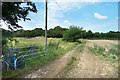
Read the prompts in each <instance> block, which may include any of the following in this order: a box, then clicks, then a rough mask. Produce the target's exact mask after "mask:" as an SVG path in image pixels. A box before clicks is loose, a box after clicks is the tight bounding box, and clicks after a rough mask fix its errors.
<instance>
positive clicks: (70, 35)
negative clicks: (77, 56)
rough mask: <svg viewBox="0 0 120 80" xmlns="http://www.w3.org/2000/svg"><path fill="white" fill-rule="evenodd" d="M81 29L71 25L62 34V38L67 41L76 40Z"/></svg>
mask: <svg viewBox="0 0 120 80" xmlns="http://www.w3.org/2000/svg"><path fill="white" fill-rule="evenodd" d="M80 35H81V30H80V29H79V28H78V27H76V26H73V27H71V28H70V29H69V30H68V31H67V32H66V33H65V34H64V36H63V40H66V41H69V42H76V41H78V39H79V38H80Z"/></svg>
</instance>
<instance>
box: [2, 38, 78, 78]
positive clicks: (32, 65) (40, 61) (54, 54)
mask: <svg viewBox="0 0 120 80" xmlns="http://www.w3.org/2000/svg"><path fill="white" fill-rule="evenodd" d="M16 39H17V40H18V41H19V43H18V44H17V45H16V47H17V46H19V47H20V46H21V47H24V46H30V45H40V44H43V41H44V39H43V40H40V39H36V38H35V41H34V39H26V38H16ZM23 42H24V43H25V44H21V43H23ZM27 42H29V43H27ZM33 42H35V43H33ZM56 42H57V43H59V45H57V44H56ZM77 45H78V43H77V42H75V43H72V44H69V42H64V41H62V40H61V39H56V38H54V39H53V40H50V39H48V48H47V55H46V56H43V57H38V58H34V59H32V60H28V61H27V65H26V67H25V68H23V69H21V70H19V71H18V70H14V71H13V70H9V71H7V72H5V73H3V77H5V76H11V77H16V76H20V75H23V73H26V72H28V71H30V70H33V69H37V68H38V67H40V66H43V65H45V64H49V63H51V62H52V60H55V59H56V58H59V57H60V56H61V55H63V54H64V53H65V52H67V51H69V50H71V49H73V48H74V47H75V46H77ZM54 46H55V47H54ZM61 46H66V49H65V48H63V47H61ZM56 47H58V48H57V49H56ZM51 48H52V49H51ZM53 48H54V49H53ZM29 54H30V53H29ZM38 55H39V54H38Z"/></svg>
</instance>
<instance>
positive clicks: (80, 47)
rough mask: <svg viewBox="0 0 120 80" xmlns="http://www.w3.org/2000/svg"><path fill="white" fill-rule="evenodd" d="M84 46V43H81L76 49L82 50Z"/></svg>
mask: <svg viewBox="0 0 120 80" xmlns="http://www.w3.org/2000/svg"><path fill="white" fill-rule="evenodd" d="M84 47H85V45H83V44H82V45H80V46H79V47H78V48H77V50H80V51H83V49H84Z"/></svg>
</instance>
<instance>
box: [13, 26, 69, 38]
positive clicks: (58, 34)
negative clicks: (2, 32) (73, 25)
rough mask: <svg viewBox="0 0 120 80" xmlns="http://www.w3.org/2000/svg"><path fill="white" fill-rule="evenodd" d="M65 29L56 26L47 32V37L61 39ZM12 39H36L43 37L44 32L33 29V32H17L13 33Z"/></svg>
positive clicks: (40, 29) (39, 29)
mask: <svg viewBox="0 0 120 80" xmlns="http://www.w3.org/2000/svg"><path fill="white" fill-rule="evenodd" d="M67 30H68V29H67V28H62V27H60V26H56V27H55V28H54V29H49V30H48V31H47V37H53V38H62V37H63V34H64V33H65V32H66V31H67ZM13 36H14V37H36V36H45V30H43V29H42V28H35V29H34V30H23V29H21V30H17V31H14V32H13Z"/></svg>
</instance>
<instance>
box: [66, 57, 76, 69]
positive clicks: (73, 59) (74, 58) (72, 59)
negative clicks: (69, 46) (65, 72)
mask: <svg viewBox="0 0 120 80" xmlns="http://www.w3.org/2000/svg"><path fill="white" fill-rule="evenodd" d="M76 60H77V58H76V57H75V56H72V58H71V60H70V61H69V62H68V64H67V66H66V67H65V69H68V68H69V66H71V65H72V64H73V62H74V61H76Z"/></svg>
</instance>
